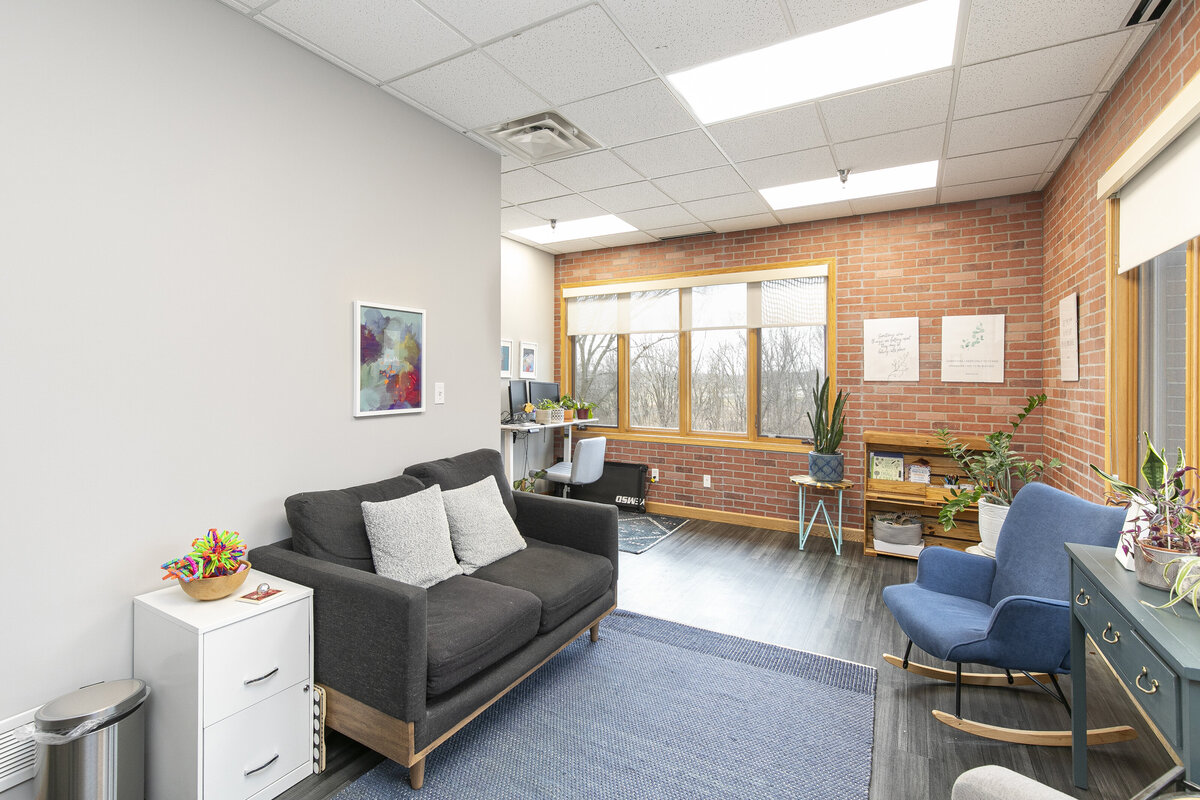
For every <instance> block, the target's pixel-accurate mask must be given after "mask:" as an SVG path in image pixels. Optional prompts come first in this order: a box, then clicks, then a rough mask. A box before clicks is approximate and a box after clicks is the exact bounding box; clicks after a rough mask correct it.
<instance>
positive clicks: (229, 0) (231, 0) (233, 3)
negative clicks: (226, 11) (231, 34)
mask: <svg viewBox="0 0 1200 800" xmlns="http://www.w3.org/2000/svg"><path fill="white" fill-rule="evenodd" d="M221 2H222V3H224V4H225V5H227V6H229V7H231V8H236V9H237V10H238V11H241V12H242V13H243V14H244V13H246V12H247V11H251V10H252V7H251V6H248V5H246V4H245V3H239V2H238V0H221Z"/></svg>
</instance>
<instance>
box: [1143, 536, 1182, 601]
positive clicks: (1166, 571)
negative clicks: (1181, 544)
mask: <svg viewBox="0 0 1200 800" xmlns="http://www.w3.org/2000/svg"><path fill="white" fill-rule="evenodd" d="M1190 555H1191V553H1189V552H1187V551H1183V550H1167V549H1166V548H1163V547H1155V546H1154V545H1152V544H1146V543H1145V542H1143V541H1141V540H1138V543H1137V552H1136V553H1134V555H1133V563H1134V566H1135V570H1134V571H1135V572H1136V573H1137V579H1138V583H1140V584H1142V585H1143V586H1149V587H1150V588H1152V589H1169V588H1171V584H1172V583H1174V581H1175V573H1176V572H1177V571H1178V570H1179V567H1178V565H1177V564H1171V562H1172V561H1174V560H1175V559H1177V558H1187V557H1188V556H1190ZM1168 565H1169V566H1168Z"/></svg>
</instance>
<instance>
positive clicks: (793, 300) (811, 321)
mask: <svg viewBox="0 0 1200 800" xmlns="http://www.w3.org/2000/svg"><path fill="white" fill-rule="evenodd" d="M760 292H761V296H762V301H761V302H762V325H764V326H772V325H824V324H825V320H826V314H825V300H826V279H825V278H788V279H786V280H779V281H763V282H762V286H761V289H760Z"/></svg>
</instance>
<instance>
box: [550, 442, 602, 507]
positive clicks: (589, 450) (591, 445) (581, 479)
mask: <svg viewBox="0 0 1200 800" xmlns="http://www.w3.org/2000/svg"><path fill="white" fill-rule="evenodd" d="M607 446H608V440H607V439H605V438H604V437H603V436H596V437H593V438H590V439H580V440H579V442H578V443H577V444H576V445H575V455H574V457H573V458H572V459H571V460H570V461H560V462H558V463H557V464H555V465H554V466H553V467H550V469H548V470H546V474H545V475H544V476H543V477H544V478H545V479H546V480H548V481H551V482H553V483H558V484H562V487H563V496H564V497H566V496H569V489H570V487H571V486H579V485H581V484H585V483H593V482H595V481H597V480H599V479H600V476H601V475H603V474H604V450H605V448H606V447H607Z"/></svg>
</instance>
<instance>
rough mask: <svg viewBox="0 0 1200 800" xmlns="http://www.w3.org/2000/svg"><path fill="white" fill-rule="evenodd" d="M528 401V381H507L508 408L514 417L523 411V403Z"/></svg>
mask: <svg viewBox="0 0 1200 800" xmlns="http://www.w3.org/2000/svg"><path fill="white" fill-rule="evenodd" d="M528 402H529V381H509V382H508V410H509V412H510V413H511V414H512V415H513V417H516V415H517V414H523V413H525V404H526V403H528Z"/></svg>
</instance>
